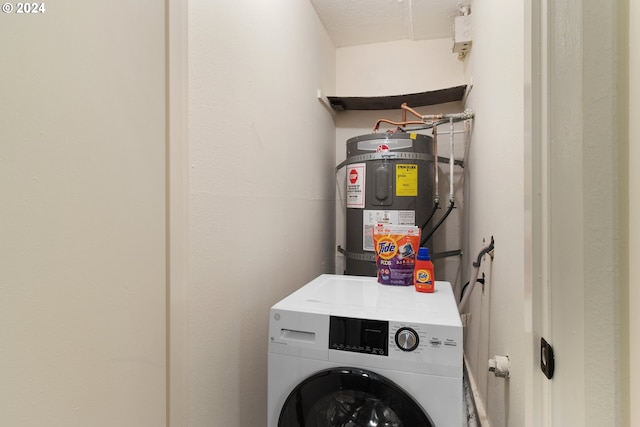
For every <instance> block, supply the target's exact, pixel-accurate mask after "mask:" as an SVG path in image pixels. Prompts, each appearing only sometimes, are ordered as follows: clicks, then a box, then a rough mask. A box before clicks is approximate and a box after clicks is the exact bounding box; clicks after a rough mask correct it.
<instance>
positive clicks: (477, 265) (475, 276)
mask: <svg viewBox="0 0 640 427" xmlns="http://www.w3.org/2000/svg"><path fill="white" fill-rule="evenodd" d="M493 249H494V240H493V236H492V237H491V244H490V245H489V246H487V247H485V248H483V249H482V250H481V251H480V253H479V254H478V258H477V260H476V261H475V262H474V263H473V279H472V280H471V281H469V289H467V291H466V292H465V294H464V296H462V300H461V301H460V304H458V312H460V314H462V313H463V310H464V308H465V306H466V304H467V301H469V297H470V296H471V293H472V292H473V288H474V286H475V285H476V282H477V281H478V271H479V270H480V263H481V262H482V257H483V256H484V255H485V254H491V257H492V258H493V255H492V253H493Z"/></svg>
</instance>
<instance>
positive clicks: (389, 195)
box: [341, 132, 434, 276]
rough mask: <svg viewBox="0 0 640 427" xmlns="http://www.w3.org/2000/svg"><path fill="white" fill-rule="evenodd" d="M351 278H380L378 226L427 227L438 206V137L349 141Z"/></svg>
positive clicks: (348, 266) (405, 135)
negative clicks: (375, 230)
mask: <svg viewBox="0 0 640 427" xmlns="http://www.w3.org/2000/svg"><path fill="white" fill-rule="evenodd" d="M344 163H345V165H346V180H347V182H346V198H347V200H346V206H347V212H346V248H345V249H343V250H341V252H342V253H343V254H344V255H345V257H346V269H345V274H348V275H357V276H375V275H376V274H377V270H376V264H375V253H374V245H373V226H374V225H375V224H378V223H386V224H404V225H418V226H419V227H423V228H429V224H425V221H427V219H428V217H429V214H430V213H431V210H432V208H433V205H434V200H433V192H434V190H433V188H434V155H433V139H432V137H431V136H429V135H423V134H416V133H404V132H397V133H386V134H377V133H373V134H369V135H363V136H357V137H354V138H351V139H349V140H347V158H346V160H345V162H344Z"/></svg>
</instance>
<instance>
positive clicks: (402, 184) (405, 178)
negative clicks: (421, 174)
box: [396, 164, 418, 197]
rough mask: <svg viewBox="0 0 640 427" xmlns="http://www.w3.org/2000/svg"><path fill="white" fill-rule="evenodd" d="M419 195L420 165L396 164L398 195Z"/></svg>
mask: <svg viewBox="0 0 640 427" xmlns="http://www.w3.org/2000/svg"><path fill="white" fill-rule="evenodd" d="M417 195H418V165H402V164H397V165H396V196H407V197H416V196H417Z"/></svg>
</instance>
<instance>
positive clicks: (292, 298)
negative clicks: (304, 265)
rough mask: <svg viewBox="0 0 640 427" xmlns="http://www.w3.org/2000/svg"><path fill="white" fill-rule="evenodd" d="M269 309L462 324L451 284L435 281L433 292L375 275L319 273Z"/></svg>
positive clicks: (437, 323)
mask: <svg viewBox="0 0 640 427" xmlns="http://www.w3.org/2000/svg"><path fill="white" fill-rule="evenodd" d="M273 309H279V310H290V311H300V312H306V313H317V314H325V315H331V316H343V317H356V318H361V319H376V320H392V321H398V322H413V323H422V324H432V325H447V326H458V327H462V322H461V320H460V314H459V313H458V307H457V305H456V301H455V297H454V296H453V291H452V289H451V285H450V284H449V283H448V282H438V281H436V286H435V292H433V293H422V292H417V291H416V290H415V288H414V287H413V286H390V285H382V284H380V283H378V281H377V279H376V278H375V277H361V276H342V275H334V274H323V275H321V276H318V277H317V278H316V279H314V280H312V281H311V282H309V283H308V284H306V285H305V286H303V287H301V288H300V289H298V290H297V291H295V292H293V293H292V294H291V295H289V296H288V297H286V298H284V299H283V300H282V301H280V302H279V303H277V304H276V305H274V306H273Z"/></svg>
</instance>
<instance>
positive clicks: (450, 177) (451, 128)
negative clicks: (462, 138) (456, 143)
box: [449, 117, 454, 202]
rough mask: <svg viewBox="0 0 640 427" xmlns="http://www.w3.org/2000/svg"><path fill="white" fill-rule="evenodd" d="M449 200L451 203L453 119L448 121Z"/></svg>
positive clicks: (452, 198) (452, 197) (452, 196)
mask: <svg viewBox="0 0 640 427" xmlns="http://www.w3.org/2000/svg"><path fill="white" fill-rule="evenodd" d="M449 200H451V201H452V202H453V200H454V195H453V117H451V118H450V119H449Z"/></svg>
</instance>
